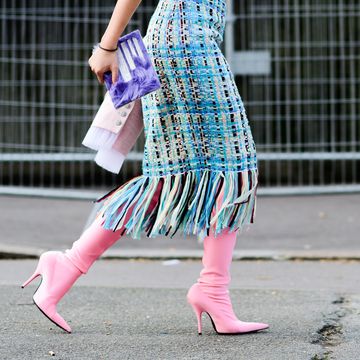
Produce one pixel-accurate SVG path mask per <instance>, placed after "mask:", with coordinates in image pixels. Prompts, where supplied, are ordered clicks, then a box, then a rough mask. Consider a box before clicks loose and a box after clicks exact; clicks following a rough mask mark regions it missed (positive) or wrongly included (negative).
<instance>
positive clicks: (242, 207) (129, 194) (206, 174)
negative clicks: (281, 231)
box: [94, 169, 258, 240]
mask: <svg viewBox="0 0 360 360" xmlns="http://www.w3.org/2000/svg"><path fill="white" fill-rule="evenodd" d="M257 186H258V170H257V169H251V170H246V171H241V172H235V171H214V170H194V171H188V172H186V173H181V174H170V175H165V176H150V177H149V176H145V175H140V176H137V177H134V178H132V179H131V180H129V181H128V182H126V183H124V184H123V185H121V186H117V187H115V188H114V189H113V190H111V191H110V192H108V193H107V194H105V195H104V196H102V197H101V198H99V199H97V200H94V202H101V201H104V204H103V206H102V208H101V209H100V210H99V211H98V213H97V215H96V217H98V216H102V217H104V218H105V221H104V223H103V225H102V226H103V227H104V228H106V229H112V230H113V231H116V230H118V229H119V228H122V227H124V231H123V234H124V233H126V234H129V235H131V237H132V238H134V239H140V235H141V233H142V232H143V231H145V232H146V236H147V237H155V236H157V235H165V236H168V235H169V236H170V238H172V237H173V236H174V235H175V233H177V231H179V230H182V231H183V234H184V236H186V235H189V234H193V235H197V236H199V237H200V239H201V240H203V238H204V237H205V236H206V235H209V230H210V228H212V229H213V231H214V234H215V236H216V235H218V234H219V233H220V232H221V231H222V230H223V229H224V228H227V227H230V232H232V231H235V230H239V229H241V228H242V227H243V225H245V224H250V223H253V222H254V218H255V212H256V190H257ZM159 187H160V188H159ZM157 189H158V191H159V196H158V197H157V199H156V198H154V194H155V192H156V190H157ZM222 190H224V193H223V197H222V199H221V198H219V194H220V192H221V191H222ZM153 199H154V200H156V203H155V205H154V206H153V208H152V209H151V208H149V206H150V203H151V201H152V200H153ZM153 202H154V201H153ZM131 207H133V210H132V211H131V210H130V208H131ZM130 211H131V213H129V212H130ZM127 215H130V217H129V218H128V216H127ZM126 218H128V220H127V222H125V219H126Z"/></svg>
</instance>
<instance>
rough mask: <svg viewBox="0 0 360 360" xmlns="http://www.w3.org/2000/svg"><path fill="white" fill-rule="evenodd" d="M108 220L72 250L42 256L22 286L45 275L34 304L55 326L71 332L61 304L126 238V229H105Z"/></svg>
mask: <svg viewBox="0 0 360 360" xmlns="http://www.w3.org/2000/svg"><path fill="white" fill-rule="evenodd" d="M160 190H161V188H158V189H157V191H156V192H155V195H154V198H153V199H152V200H151V203H150V206H149V210H148V211H151V210H152V209H153V206H155V204H156V202H157V199H158V196H159V195H160ZM131 212H132V209H130V210H129V212H128V213H127V215H126V218H125V222H126V221H127V220H128V219H129V218H130V217H131ZM103 220H104V219H103V218H101V217H100V216H99V217H97V218H96V219H95V220H94V221H93V223H92V224H91V225H90V226H89V227H88V228H87V229H86V230H85V231H84V232H83V233H82V235H81V236H80V238H79V239H78V240H76V241H75V242H74V243H73V245H72V247H71V249H66V250H65V252H62V251H47V252H45V253H43V254H41V256H40V259H39V262H38V265H37V267H36V269H35V272H34V273H33V274H32V275H31V276H30V278H29V279H28V280H26V281H25V282H24V283H23V284H22V286H21V287H22V288H24V287H25V286H26V285H28V284H29V283H30V282H31V281H32V280H34V279H35V278H36V277H38V276H39V275H41V282H40V285H39V286H38V288H37V289H36V291H35V293H34V295H33V301H34V303H35V305H36V306H37V307H38V308H39V310H40V311H41V312H42V313H43V314H44V315H45V316H46V317H47V318H48V319H49V320H51V321H52V322H53V323H54V324H56V325H57V326H59V327H60V328H62V329H63V330H65V331H67V332H68V333H70V332H71V328H70V326H69V325H68V324H67V322H66V321H65V320H64V319H63V318H62V317H61V316H60V315H59V314H58V312H57V310H56V305H57V303H58V302H59V301H60V300H61V299H62V297H63V296H64V295H65V294H66V293H67V292H68V291H69V290H70V288H71V287H72V285H73V284H74V283H75V281H76V280H77V279H78V278H79V277H80V275H82V274H86V273H87V272H88V270H89V268H90V267H91V265H92V264H93V263H94V261H95V260H96V259H98V258H99V257H100V256H101V254H103V253H104V252H105V250H107V249H108V248H109V247H111V246H112V245H113V244H114V243H115V242H116V241H117V240H118V239H119V238H120V237H121V236H122V234H123V231H124V227H122V228H121V229H118V230H116V231H115V232H114V231H112V230H108V229H104V228H103V227H102V226H101V224H102V221H103Z"/></svg>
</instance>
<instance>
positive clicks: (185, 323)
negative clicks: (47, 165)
mask: <svg viewBox="0 0 360 360" xmlns="http://www.w3.org/2000/svg"><path fill="white" fill-rule="evenodd" d="M359 209H360V195H359V194H357V195H355V194H348V195H334V196H325V195H322V196H303V197H302V196H288V197H286V196H284V197H259V202H258V212H257V218H256V224H254V225H253V226H252V227H251V228H250V229H249V231H248V232H246V233H243V234H240V236H239V237H238V241H237V246H236V252H235V254H234V261H233V263H232V268H231V274H232V282H231V287H230V293H231V298H232V302H233V305H234V309H235V312H236V314H237V315H238V317H239V318H240V319H242V320H244V321H261V322H267V323H269V324H270V328H269V329H266V330H264V331H261V332H258V333H253V334H244V335H237V336H220V335H217V334H216V333H215V332H214V330H213V328H212V325H211V322H210V320H209V318H208V317H207V316H206V315H205V314H203V323H204V324H203V327H204V329H203V335H202V336H199V335H198V334H197V327H196V318H195V314H194V313H193V311H192V309H191V308H190V305H188V304H187V302H186V292H187V289H188V288H189V287H190V286H191V284H192V283H193V282H194V281H196V279H197V277H198V275H199V272H200V270H201V261H200V258H201V254H202V246H201V244H200V243H198V242H197V239H196V238H195V237H187V238H185V239H184V238H182V237H181V236H179V237H176V238H174V239H171V240H170V239H168V238H153V239H150V238H146V237H145V238H143V239H141V240H139V241H136V240H133V239H131V238H129V237H123V238H121V239H119V241H118V242H117V243H116V244H115V245H114V247H113V248H111V249H109V250H108V251H107V252H106V253H105V254H104V256H103V257H102V259H101V260H99V261H97V262H96V263H95V264H94V266H93V267H92V268H91V269H90V271H89V272H88V274H87V275H84V276H82V277H81V278H80V279H79V280H78V281H77V283H76V284H75V286H74V287H73V288H72V289H71V291H70V292H69V293H68V294H66V296H65V297H64V298H63V299H62V300H61V302H60V303H59V305H58V310H59V312H60V313H61V314H62V315H63V316H64V318H65V319H66V320H68V322H69V324H70V325H71V326H72V328H73V333H72V334H67V333H65V332H64V331H62V330H61V329H59V328H58V327H56V326H55V325H53V324H52V323H51V322H50V321H49V320H48V319H46V318H45V317H44V316H43V315H42V314H41V313H40V312H39V310H38V309H37V308H36V307H35V305H34V304H33V303H32V294H33V292H34V291H35V289H36V286H38V284H39V281H40V279H36V280H35V281H34V282H33V283H32V284H30V285H29V286H28V287H26V288H25V289H21V288H20V285H21V283H22V282H23V281H24V280H25V279H27V278H28V277H29V276H30V274H31V273H32V272H33V271H34V269H35V266H36V263H37V260H36V259H29V258H28V259H19V260H14V258H16V257H23V258H26V257H31V256H34V257H36V256H38V255H39V254H40V253H41V252H43V251H45V250H48V249H65V248H67V247H69V246H71V244H72V242H73V241H74V240H76V239H77V237H78V236H79V235H80V234H81V231H82V230H83V228H84V226H85V224H86V223H87V220H89V215H90V213H91V212H92V210H93V204H92V203H91V201H76V200H55V199H51V200H50V199H43V198H31V197H13V196H1V197H0V213H1V217H0V229H1V232H0V254H1V257H2V259H3V260H0V301H1V304H2V306H1V308H0V316H1V319H2V321H1V323H0V334H1V341H0V359H11V360H12V359H24V358H26V359H47V358H49V357H51V356H52V357H53V358H55V359H202V360H204V359H211V360H212V359H240V360H242V359H244V360H252V359H256V360H262V359H264V360H265V359H266V360H268V359H270V360H271V359H276V360H282V359H284V360H285V359H286V360H289V359H291V360H297V359H299V360H300V359H301V360H302V359H309V360H320V359H322V360H330V359H336V360H337V359H340V360H342V359H347V360H349V359H350V360H357V359H359V350H360V349H359V345H358V344H359V343H360V331H359V329H360V320H359V319H360V317H359V315H360V282H359V280H358V279H359V275H360V261H359V260H360V246H359V240H358V239H359V235H358V234H359V233H360V221H359V220H360V219H359V214H360V211H359ZM157 259H161V260H157ZM289 259H292V261H288V260H289ZM331 259H332V260H331ZM334 259H337V260H336V261H335V260H334ZM236 260H237V261H236ZM315 260H316V261H315ZM51 354H52V355H51Z"/></svg>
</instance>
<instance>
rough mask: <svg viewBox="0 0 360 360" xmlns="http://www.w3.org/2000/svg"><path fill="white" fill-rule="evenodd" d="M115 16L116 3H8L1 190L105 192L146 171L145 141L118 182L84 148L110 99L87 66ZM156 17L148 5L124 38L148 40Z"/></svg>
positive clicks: (0, 91)
mask: <svg viewBox="0 0 360 360" xmlns="http://www.w3.org/2000/svg"><path fill="white" fill-rule="evenodd" d="M113 8H114V1H112V0H91V1H79V0H77V1H71V2H70V1H65V2H64V1H59V0H54V1H51V2H47V1H36V0H21V1H20V0H18V1H10V0H4V1H2V3H1V29H2V30H1V61H0V71H1V80H2V81H1V82H0V104H1V109H2V111H1V112H0V169H1V184H2V185H8V186H12V185H18V186H29V187H33V186H39V187H45V186H46V187H61V188H69V187H71V188H88V187H98V188H101V187H106V186H109V185H112V184H114V183H117V182H121V181H123V180H125V179H126V178H127V177H129V176H133V175H134V174H135V173H138V172H139V171H140V161H139V160H141V159H142V154H143V134H142V135H141V136H140V138H139V139H138V142H137V144H136V145H135V147H134V148H133V149H132V152H131V153H130V154H129V157H128V160H127V161H126V163H125V164H124V167H123V169H122V171H121V174H120V175H119V176H116V175H113V174H111V173H109V172H107V171H106V170H104V169H102V168H100V167H99V166H98V165H96V164H95V162H94V161H93V159H94V157H95V152H94V151H92V150H90V149H88V148H86V147H84V146H83V145H82V144H81V142H82V139H83V138H84V136H85V134H86V131H87V129H88V128H89V126H90V124H91V121H92V120H93V118H94V116H95V114H96V111H97V109H98V107H99V105H100V103H101V101H102V99H103V96H104V94H105V91H106V89H105V86H104V85H101V84H99V82H98V80H97V78H96V76H95V74H94V73H92V71H91V69H90V67H89V65H88V59H89V58H90V56H91V52H92V47H93V45H94V44H95V43H97V42H98V41H100V40H101V36H102V34H103V33H104V31H105V29H106V26H107V24H108V22H109V19H110V16H111V13H112V10H113ZM153 9H154V4H153V3H152V2H149V1H143V3H142V4H141V5H140V7H139V9H138V11H137V12H136V14H134V16H133V17H132V19H131V21H130V23H129V24H128V26H127V28H126V29H125V30H124V33H127V32H130V31H132V30H134V29H136V28H139V29H140V30H141V32H142V34H143V35H144V34H145V29H146V25H147V23H148V19H149V17H150V16H151V15H152V12H153Z"/></svg>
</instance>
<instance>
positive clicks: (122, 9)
mask: <svg viewBox="0 0 360 360" xmlns="http://www.w3.org/2000/svg"><path fill="white" fill-rule="evenodd" d="M140 3H141V0H117V2H116V5H115V8H114V11H113V13H112V15H111V18H110V21H109V24H108V26H107V28H106V30H105V32H104V35H103V36H102V38H101V41H100V42H101V45H102V46H105V47H108V48H115V47H116V45H117V40H118V39H119V37H120V36H121V34H122V33H123V31H124V29H125V28H126V26H127V24H128V23H129V21H130V19H131V17H132V16H133V14H134V12H135V10H136V9H137V8H138V6H139V4H140Z"/></svg>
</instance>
